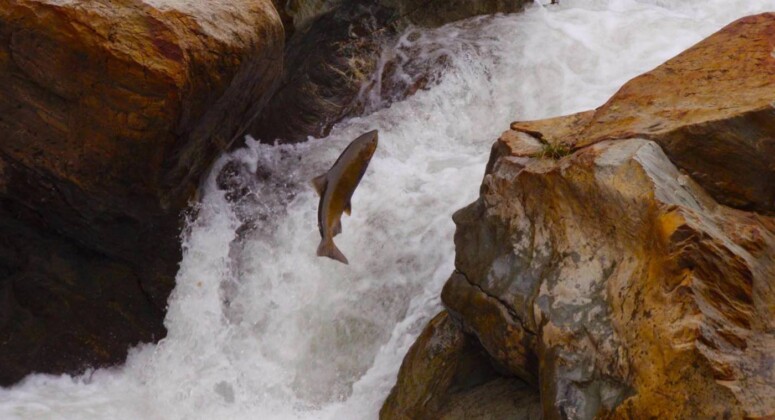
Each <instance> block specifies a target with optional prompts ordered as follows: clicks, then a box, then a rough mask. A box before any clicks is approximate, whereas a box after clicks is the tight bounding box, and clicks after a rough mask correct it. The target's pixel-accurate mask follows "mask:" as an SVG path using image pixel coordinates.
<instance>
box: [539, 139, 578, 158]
mask: <svg viewBox="0 0 775 420" xmlns="http://www.w3.org/2000/svg"><path fill="white" fill-rule="evenodd" d="M569 154H571V149H570V148H569V147H568V146H566V145H564V144H562V143H559V144H551V143H544V146H543V149H542V150H541V153H540V154H539V155H538V156H539V157H540V158H542V159H543V158H547V159H554V160H557V159H560V158H562V157H564V156H568V155H569Z"/></svg>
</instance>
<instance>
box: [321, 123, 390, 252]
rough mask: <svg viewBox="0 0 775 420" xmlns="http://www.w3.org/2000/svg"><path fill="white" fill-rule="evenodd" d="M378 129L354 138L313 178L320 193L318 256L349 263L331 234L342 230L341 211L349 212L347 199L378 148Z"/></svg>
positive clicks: (334, 234)
mask: <svg viewBox="0 0 775 420" xmlns="http://www.w3.org/2000/svg"><path fill="white" fill-rule="evenodd" d="M377 137H378V136H377V130H374V131H369V132H368V133H366V134H364V135H362V136H360V137H358V138H357V139H355V140H353V141H352V142H351V143H350V145H349V146H347V148H346V149H344V152H342V154H341V155H340V156H339V159H337V160H336V162H335V163H334V165H333V166H331V169H329V170H328V172H326V173H324V174H322V175H320V176H318V177H316V178H315V179H313V180H312V185H313V186H314V187H315V190H316V191H317V192H318V195H320V203H319V204H318V229H319V230H320V237H321V240H320V245H319V246H318V252H317V254H318V256H320V257H328V258H332V259H335V260H337V261H339V262H342V263H344V264H348V262H347V257H345V256H344V254H342V252H341V251H340V250H339V248H337V247H336V245H335V244H334V236H336V235H338V234H340V233H341V232H342V223H341V219H342V213H347V214H348V215H349V214H350V209H351V208H350V199H351V198H352V196H353V192H355V188H356V187H358V183H360V182H361V178H363V174H364V173H365V172H366V168H367V167H368V166H369V162H370V161H371V157H372V156H374V151H375V150H377V142H378V140H377Z"/></svg>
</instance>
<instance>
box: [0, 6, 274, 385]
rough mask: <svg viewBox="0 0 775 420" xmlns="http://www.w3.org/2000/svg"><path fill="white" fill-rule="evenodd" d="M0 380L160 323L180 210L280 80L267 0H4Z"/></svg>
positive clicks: (0, 17)
mask: <svg viewBox="0 0 775 420" xmlns="http://www.w3.org/2000/svg"><path fill="white" fill-rule="evenodd" d="M0 22H1V23H2V25H0V131H2V133H3V140H2V141H0V202H1V203H2V206H1V207H0V236H2V239H3V240H2V244H1V245H0V299H1V300H0V301H2V305H0V308H2V309H0V384H3V385H7V384H10V383H13V382H14V381H16V380H18V379H19V378H21V377H22V376H23V375H24V374H26V373H29V372H30V371H39V372H53V373H59V372H71V371H77V370H78V369H81V368H83V367H84V366H86V365H105V364H113V363H117V362H120V361H121V360H123V358H124V356H125V354H126V350H127V347H128V346H130V345H134V344H136V343H138V342H141V341H152V340H156V339H159V338H161V337H162V336H164V334H165V330H164V327H163V324H162V320H163V316H164V311H165V307H166V299H167V296H168V294H169V292H170V290H171V289H172V287H173V285H174V276H175V272H176V269H177V263H178V261H179V258H180V245H179V228H180V211H181V210H182V209H183V208H184V207H185V205H186V204H187V202H188V200H189V199H190V198H191V197H192V195H193V194H194V192H195V190H196V188H197V186H198V182H199V178H200V176H201V175H202V173H203V172H204V171H205V170H206V169H208V167H209V165H210V164H211V162H212V160H213V159H214V158H215V157H216V156H217V155H218V154H219V153H220V152H221V151H222V150H225V149H226V148H228V147H229V145H230V144H231V143H232V142H233V141H234V139H235V138H237V137H238V136H239V135H241V133H243V132H244V130H245V129H246V127H247V125H248V124H249V123H250V121H251V120H252V119H253V118H254V117H255V116H256V114H257V113H258V112H259V111H260V109H261V108H262V107H263V106H264V104H265V103H266V101H267V100H268V98H269V95H270V94H271V92H272V91H273V88H274V87H275V86H276V82H277V80H278V79H279V74H280V71H281V68H282V53H283V45H284V43H283V38H284V32H283V27H282V23H281V22H280V19H279V17H278V15H277V13H276V11H275V9H274V7H273V5H272V3H271V1H269V0H258V1H256V0H249V1H248V0H235V1H230V2H220V1H200V2H178V1H171V0H147V1H142V0H119V1H108V0H96V1H78V0H72V1H54V0H19V1H13V2H4V3H2V5H0Z"/></svg>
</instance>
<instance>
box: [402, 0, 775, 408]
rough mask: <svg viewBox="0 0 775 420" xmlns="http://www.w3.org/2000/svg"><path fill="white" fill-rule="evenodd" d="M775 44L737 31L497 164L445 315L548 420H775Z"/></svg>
mask: <svg viewBox="0 0 775 420" xmlns="http://www.w3.org/2000/svg"><path fill="white" fill-rule="evenodd" d="M773 34H775V14H771V13H770V14H764V15H759V16H754V17H749V18H745V19H742V20H740V21H738V22H735V23H733V24H731V25H730V26H728V27H727V28H725V29H723V30H721V31H720V32H718V33H717V34H715V35H713V36H711V37H710V38H709V39H707V40H705V41H703V42H701V43H700V44H698V45H696V46H695V47H693V48H691V49H690V50H688V51H687V52H685V53H683V54H681V55H679V56H678V57H676V58H674V59H673V60H671V61H669V62H668V63H666V64H665V65H663V66H660V67H658V68H657V69H655V70H654V71H652V72H650V73H647V74H646V75H644V76H640V77H638V78H636V79H634V80H633V81H631V82H629V83H628V84H626V85H625V86H624V87H623V88H622V89H621V90H620V91H619V93H617V94H616V95H615V96H614V97H613V98H612V99H611V100H610V101H609V102H608V103H606V104H605V105H604V106H602V107H601V108H599V109H597V110H595V111H589V112H584V113H579V114H575V115H572V116H568V117H560V118H553V119H549V120H543V121H531V122H517V123H514V124H512V127H511V128H512V131H507V132H506V133H504V134H503V135H502V136H501V138H500V139H499V140H498V141H497V142H496V143H495V145H494V146H493V149H492V155H491V157H490V161H489V162H488V164H487V169H486V175H485V178H484V181H483V183H482V187H481V193H480V198H479V199H478V200H477V201H476V202H474V203H472V204H471V205H469V206H468V207H466V208H464V209H462V210H460V211H458V212H457V213H456V214H455V215H454V217H453V219H454V221H455V223H456V225H457V231H456V234H455V246H456V261H455V267H456V272H455V273H454V274H453V275H452V276H451V278H450V279H449V281H448V282H447V284H446V286H445V287H444V290H443V292H442V300H443V302H444V304H445V305H446V307H447V310H448V311H449V312H450V314H451V315H453V316H455V317H456V318H458V319H459V320H460V321H461V322H462V324H463V327H462V328H463V331H465V332H466V333H470V334H472V335H474V336H476V337H477V339H478V341H479V342H480V343H481V345H482V347H483V348H484V349H485V350H486V352H487V354H488V355H489V357H490V358H491V359H492V361H493V363H494V364H495V365H496V366H497V367H498V368H499V369H500V372H501V373H502V374H503V373H508V374H512V375H517V376H519V377H522V378H523V379H525V380H526V381H528V382H537V384H538V390H539V392H540V400H541V405H542V412H543V416H544V418H596V417H606V418H607V417H610V418H632V419H641V418H744V417H745V418H771V417H773V416H775V398H773V395H775V258H773V255H775V218H774V217H773V215H772V210H773V207H772V206H773V205H774V204H773V203H775V201H773V199H774V198H775V196H774V195H773V192H775V190H773V189H772V185H775V184H773V168H775V165H774V164H773V162H774V161H773V159H774V156H775V155H774V154H772V153H771V148H772V147H773V144H775V136H774V135H773V134H775V133H774V132H773V130H775V109H773V108H772V99H773V95H775V91H773V88H772V86H775V84H773V81H775V79H773V74H775V73H773V70H775V61H773V60H775V58H774V57H772V56H771V53H772V48H773V45H775V40H773ZM663 148H664V149H663ZM570 152H573V153H572V154H571V153H570ZM734 207H737V208H734ZM746 209H753V210H756V211H755V212H753V211H746ZM419 342H420V341H418V343H419ZM418 345H419V344H418ZM437 365H443V364H442V363H440V362H437ZM425 376H426V377H434V373H432V372H426V373H425ZM400 378H401V377H400V376H399V379H400ZM400 387H401V382H399V385H398V388H399V389H398V390H394V393H397V392H401V389H400ZM414 389H419V390H422V389H423V388H422V387H421V386H419V385H415V386H414Z"/></svg>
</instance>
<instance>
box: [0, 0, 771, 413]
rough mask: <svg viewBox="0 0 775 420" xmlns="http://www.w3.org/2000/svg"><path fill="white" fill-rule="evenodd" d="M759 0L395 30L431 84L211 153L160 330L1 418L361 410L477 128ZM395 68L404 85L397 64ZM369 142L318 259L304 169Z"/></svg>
mask: <svg viewBox="0 0 775 420" xmlns="http://www.w3.org/2000/svg"><path fill="white" fill-rule="evenodd" d="M767 10H775V0H756V1H754V0H747V1H745V0H707V1H699V0H650V1H635V0H609V1H590V0H588V1H581V0H578V1H572V0H561V5H559V6H544V5H540V4H535V5H532V6H531V7H529V8H528V10H527V11H526V12H525V13H522V14H518V15H508V16H498V17H484V18H476V19H473V20H469V21H465V22H460V23H457V24H453V25H448V26H446V27H443V28H439V29H436V30H432V31H425V30H422V31H421V30H410V31H409V32H407V33H406V34H405V35H404V36H402V37H401V38H400V39H399V40H398V41H397V42H396V43H395V44H394V45H392V46H388V47H387V48H388V49H387V50H386V55H385V57H398V58H399V60H398V61H399V62H401V63H403V65H404V66H407V69H410V68H411V66H412V63H417V62H420V61H422V60H426V61H428V60H430V61H432V62H438V63H439V64H438V66H437V69H436V70H437V71H438V73H437V74H436V76H435V77H434V78H433V80H434V83H433V86H432V87H431V88H430V89H429V90H423V91H420V92H418V93H417V94H416V95H414V96H412V97H410V98H409V99H406V100H404V101H401V102H397V103H393V104H392V105H391V106H390V107H389V108H384V107H383V108H382V109H379V108H380V106H381V105H384V103H383V102H384V101H385V100H386V98H379V97H374V98H369V100H371V101H372V105H374V106H373V107H372V108H371V109H379V110H377V111H375V112H373V113H371V114H369V115H366V116H363V117H358V118H353V119H351V120H348V121H346V122H344V123H341V124H339V125H338V126H337V127H335V129H334V130H333V131H332V133H331V135H330V136H329V137H328V138H327V139H325V140H322V141H319V140H313V141H309V142H307V143H304V144H299V145H294V146H267V145H261V144H258V143H256V142H254V141H252V140H248V144H247V147H245V148H244V149H241V150H238V151H236V152H234V153H232V154H230V155H228V156H223V157H221V159H220V160H219V161H218V162H217V163H216V164H215V167H214V168H213V170H212V172H211V176H210V177H209V178H208V179H207V180H206V182H205V183H204V184H203V186H202V193H203V194H202V199H201V203H200V204H199V205H198V206H197V208H196V209H195V211H192V212H191V214H190V221H189V224H188V229H187V231H186V233H185V236H184V238H183V247H184V254H183V260H182V262H181V265H180V272H179V273H178V275H177V287H176V289H175V291H174V292H173V294H172V296H171V297H170V301H169V312H168V314H167V318H166V321H165V322H166V325H167V327H168V329H169V335H168V337H167V338H166V339H164V340H163V341H162V342H160V343H158V344H156V345H145V346H141V347H139V348H136V349H134V350H133V351H132V352H131V355H130V357H129V359H128V361H127V363H126V365H125V366H123V367H120V368H115V369H103V370H97V371H93V372H89V373H88V374H86V375H83V376H80V377H69V376H61V377H53V376H46V375H33V376H30V377H28V378H27V379H26V380H25V381H24V382H23V383H21V384H20V385H18V386H16V387H13V388H10V389H5V390H0V418H3V419H9V418H25V419H45V418H50V419H60V418H61V419H71V418H73V419H75V418H77V419H92V418H93V419H140V418H142V419H192V418H202V419H214V418H223V419H226V418H228V419H235V418H236V419H239V418H245V419H369V418H375V417H376V415H377V413H378V410H379V407H380V405H381V403H382V401H383V400H384V398H385V396H386V395H387V394H388V392H389V391H390V388H391V386H392V385H393V383H394V380H395V376H396V373H397V371H398V368H399V366H400V363H401V360H402V358H403V355H404V354H405V353H406V351H407V349H408V348H409V346H410V345H411V343H412V342H413V340H414V338H415V337H416V336H417V334H419V332H420V331H421V329H422V327H423V326H424V324H425V323H426V322H427V321H428V319H429V318H430V317H431V316H433V315H434V314H435V313H437V312H438V311H439V309H440V302H439V297H438V296H439V293H440V290H441V287H442V285H443V283H444V281H445V280H446V279H447V277H448V276H449V274H450V273H451V272H452V269H453V262H454V248H453V243H452V236H453V233H454V225H453V223H452V221H451V215H452V213H453V212H454V211H455V210H456V209H458V208H460V207H462V206H464V205H465V204H467V203H469V202H471V201H472V200H474V199H475V197H476V196H477V193H478V188H479V183H480V182H481V177H482V174H483V171H484V166H485V163H486V161H487V157H488V154H489V151H490V146H491V144H492V142H493V140H494V139H495V138H496V137H497V136H498V135H499V134H500V133H501V132H502V131H503V130H505V129H506V128H508V124H509V122H511V121H513V120H516V119H536V118H544V117H549V116H555V115H560V114H567V113H572V112H576V111H582V110H587V109H590V108H593V107H596V106H598V105H600V104H601V103H602V102H604V101H605V100H606V99H607V98H608V97H609V96H610V95H611V94H613V93H614V92H615V91H616V89H617V88H618V87H619V86H620V85H622V84H623V83H624V82H626V81H627V80H628V79H630V78H632V77H633V76H636V75H637V74H639V73H641V72H644V71H647V70H649V69H651V68H653V67H654V66H656V65H658V64H660V63H661V62H663V61H665V60H666V59H668V58H670V57H672V56H674V55H675V54H677V53H679V52H680V51H682V50H684V49H685V48H687V47H689V46H690V45H692V44H693V43H695V42H697V41H699V40H701V39H702V38H704V37H705V36H707V35H709V34H710V33H712V32H713V31H715V30H717V29H719V28H721V27H722V26H723V25H725V24H727V23H729V22H731V21H732V20H734V19H736V18H738V17H741V16H745V15H748V14H753V13H757V12H761V11H767ZM395 77H408V76H406V74H404V73H402V72H401V71H398V72H396V75H395ZM375 128H376V129H379V131H380V145H379V148H378V150H377V153H376V154H375V156H374V159H373V160H372V163H371V166H370V167H369V170H368V171H367V173H366V176H365V177H364V179H363V181H362V183H361V185H360V187H359V189H358V190H357V191H356V193H355V195H354V197H353V203H352V207H353V214H352V217H345V218H344V220H343V234H342V235H340V236H338V237H337V240H336V242H337V244H338V246H339V248H340V249H341V250H342V252H344V253H345V255H347V257H348V258H349V260H350V262H351V263H350V265H349V266H345V265H342V264H339V263H337V262H334V261H331V260H328V259H322V258H317V257H316V256H315V250H316V248H317V244H318V241H319V235H318V231H317V226H316V207H317V200H318V199H317V197H316V195H315V193H314V192H313V191H312V189H311V188H310V187H309V186H308V184H307V180H309V179H310V178H312V177H313V176H314V175H317V174H319V173H321V172H323V171H324V170H326V169H327V168H328V167H329V166H330V165H331V163H332V162H333V161H334V160H335V159H336V157H337V155H338V153H339V151H341V150H342V149H343V148H344V147H345V146H346V145H347V143H348V142H349V141H350V140H351V139H353V138H354V137H356V136H357V135H359V134H361V133H362V132H365V131H367V130H371V129H375Z"/></svg>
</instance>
